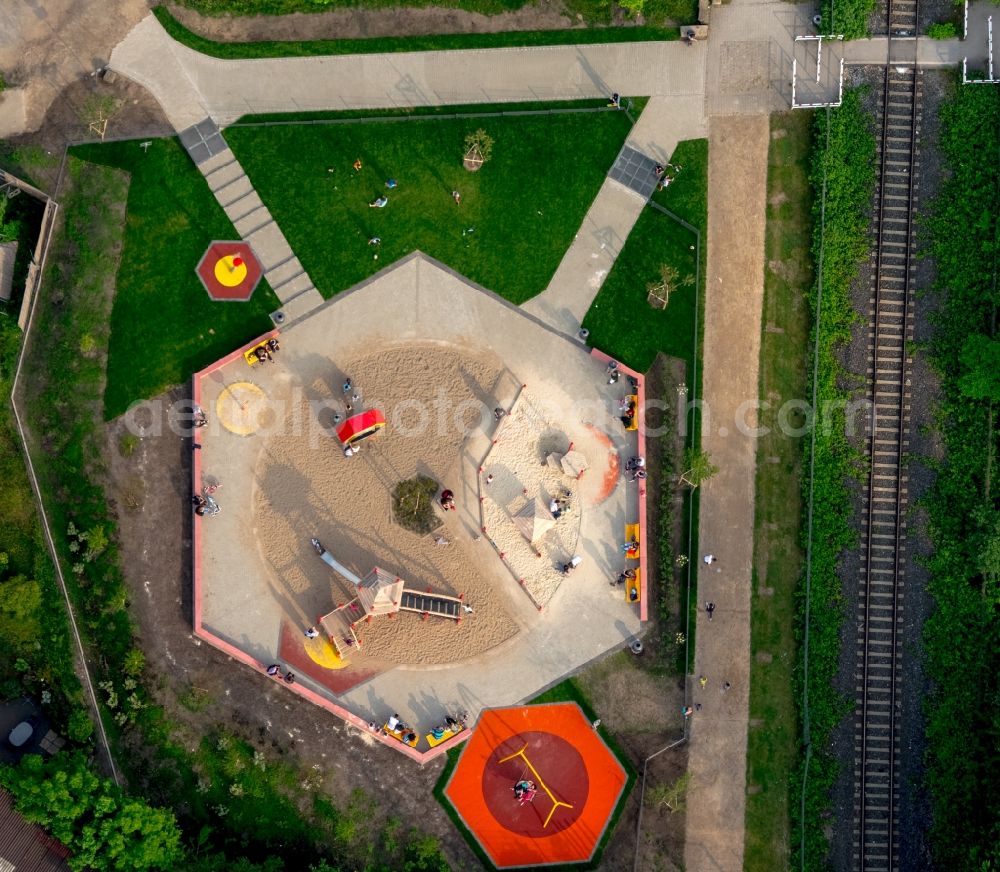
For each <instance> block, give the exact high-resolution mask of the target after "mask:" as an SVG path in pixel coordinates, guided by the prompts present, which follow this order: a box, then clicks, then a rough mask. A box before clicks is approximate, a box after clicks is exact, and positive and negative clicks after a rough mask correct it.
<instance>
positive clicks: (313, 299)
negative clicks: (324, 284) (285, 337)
mask: <svg viewBox="0 0 1000 872" xmlns="http://www.w3.org/2000/svg"><path fill="white" fill-rule="evenodd" d="M323 303H324V300H323V296H322V294H320V292H319V291H317V290H312V291H306V292H305V293H303V294H299V295H298V296H297V297H292V298H291V299H290V300H288V301H286V302H285V303H283V304H282V306H281V308H280V309H279V310H278V311H277V312H273V313H272V314H271V320H272V321H274V322H275V323H276V324H278V326H281V327H285V328H287V327H288V326H290V325H291V324H292V322H293V321H298V320H299V319H300V318H304V317H305V316H306V315H308V314H309V313H310V312H312V311H313V310H314V309H318V308H319V307H320V306H322V305H323ZM279 312H280V313H281V320H280V321H279V320H278V319H277V317H276V316H277V315H278V313H279Z"/></svg>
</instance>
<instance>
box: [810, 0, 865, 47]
mask: <svg viewBox="0 0 1000 872" xmlns="http://www.w3.org/2000/svg"><path fill="white" fill-rule="evenodd" d="M875 7H876V3H875V0H823V2H822V4H821V5H820V15H821V16H822V21H821V22H820V32H821V33H833V34H837V35H838V36H843V37H844V39H862V38H864V37H866V36H868V21H869V19H870V18H871V15H872V13H873V12H875Z"/></svg>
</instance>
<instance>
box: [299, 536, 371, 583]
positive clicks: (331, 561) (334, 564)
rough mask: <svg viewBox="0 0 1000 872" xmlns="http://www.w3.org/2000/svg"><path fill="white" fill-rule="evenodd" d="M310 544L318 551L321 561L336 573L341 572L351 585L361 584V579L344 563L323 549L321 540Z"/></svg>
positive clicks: (312, 540) (314, 540)
mask: <svg viewBox="0 0 1000 872" xmlns="http://www.w3.org/2000/svg"><path fill="white" fill-rule="evenodd" d="M309 542H310V543H311V544H312V547H313V548H315V549H316V553H317V554H318V555H319V557H320V560H322V561H323V562H324V563H325V564H327V566H329V567H330V568H331V569H332V570H333V571H334V572H339V573H340V574H341V575H342V576H344V578H346V579H347V580H348V581H349V582H350V583H351V584H361V579H360V578H358V577H357V576H356V575H355V574H354V573H353V572H351V570H349V569H348V568H347V567H346V566H344V565H343V564H342V563H340V562H338V561H337V560H336V559H335V558H334V556H333V555H332V554H331V553H330V552H329V551H327V550H326V549H325V548H324V547H323V545H322V543H321V542H320V541H319V539H310V540H309Z"/></svg>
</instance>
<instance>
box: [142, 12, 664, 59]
mask: <svg viewBox="0 0 1000 872" xmlns="http://www.w3.org/2000/svg"><path fill="white" fill-rule="evenodd" d="M153 14H154V15H156V17H157V20H159V22H160V24H162V25H163V29H164V30H166V31H167V33H168V34H170V36H171V37H172V38H173V39H175V40H176V41H177V42H179V43H180V44H181V45H185V46H187V47H188V48H190V49H193V50H194V51H196V52H200V53H201V54H203V55H208V56H209V57H214V58H222V59H225V60H247V59H254V58H292V57H312V56H318V55H345V54H389V53H398V52H418V51H459V50H462V49H482V48H522V47H526V46H539V45H587V44H592V43H614V42H651V41H656V40H676V39H679V38H680V31H679V30H678V29H677V28H675V27H674V28H667V27H588V28H579V29H577V28H574V29H572V30H510V31H502V32H500V33H449V34H441V35H437V36H434V35H429V36H375V37H367V38H364V39H315V40H306V41H297V42H291V41H288V42H283V41H275V40H271V41H265V42H216V41H215V40H211V39H207V38H206V37H204V36H199V35H198V34H197V33H193V32H192V31H190V30H188V29H187V28H186V27H185V26H184V25H183V24H181V23H180V22H179V21H178V20H177V19H176V18H174V17H173V16H172V15H171V14H170V12H169V11H168V10H167V8H166V7H165V6H157V7H156V8H155V9H154V10H153Z"/></svg>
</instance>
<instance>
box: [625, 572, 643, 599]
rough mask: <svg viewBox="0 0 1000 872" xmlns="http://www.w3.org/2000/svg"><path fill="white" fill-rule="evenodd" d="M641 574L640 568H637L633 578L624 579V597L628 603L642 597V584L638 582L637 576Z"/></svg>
mask: <svg viewBox="0 0 1000 872" xmlns="http://www.w3.org/2000/svg"><path fill="white" fill-rule="evenodd" d="M641 574H642V570H639V569H637V570H636V571H635V578H629V579H627V580H626V584H625V599H626V600H628V601H629V602H630V603H637V602H639V600H640V598H641V597H642V585H641V584H640V583H639V577H640V575H641Z"/></svg>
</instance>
